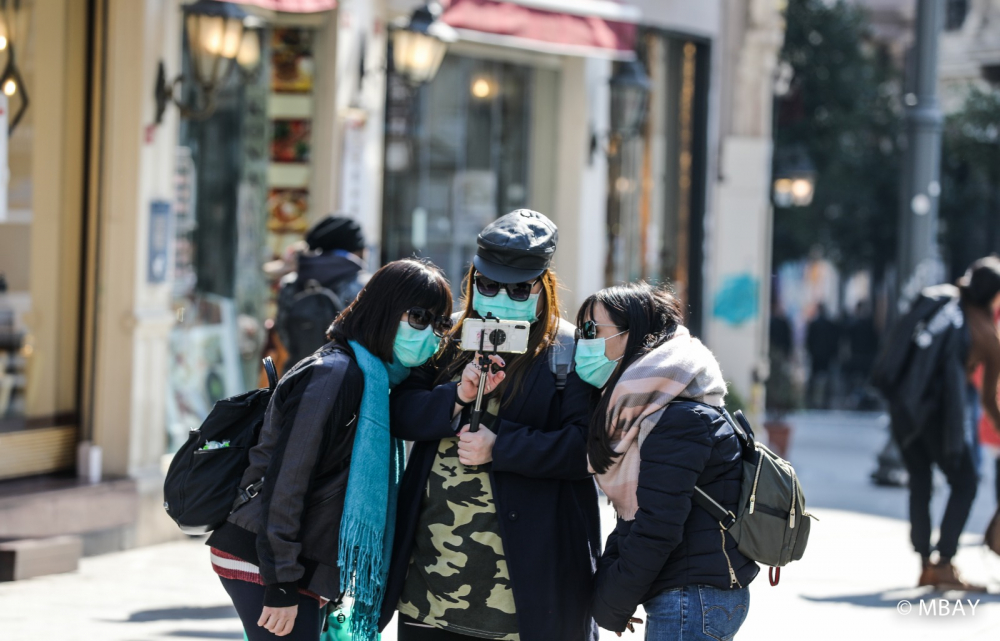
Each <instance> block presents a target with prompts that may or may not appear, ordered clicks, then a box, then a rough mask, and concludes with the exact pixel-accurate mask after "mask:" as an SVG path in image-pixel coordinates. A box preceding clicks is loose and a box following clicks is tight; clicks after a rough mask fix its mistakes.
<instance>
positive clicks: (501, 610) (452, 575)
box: [398, 399, 519, 640]
mask: <svg viewBox="0 0 1000 641" xmlns="http://www.w3.org/2000/svg"><path fill="white" fill-rule="evenodd" d="M498 410H499V401H498V400H497V399H493V400H491V401H490V402H489V405H488V406H487V409H486V412H484V414H485V416H484V417H483V425H484V426H483V427H480V429H486V428H485V426H486V425H492V424H493V422H494V421H495V420H496V416H497V412H498ZM464 422H465V421H464V420H463V423H464ZM489 470H490V465H489V464H486V465H476V466H466V465H463V464H462V463H461V462H459V460H458V438H446V439H442V440H441V442H440V444H439V445H438V451H437V455H436V456H435V457H434V464H433V466H432V467H431V472H430V476H429V477H428V479H427V489H426V492H425V494H424V499H423V502H422V504H421V509H420V519H419V521H418V523H417V531H416V538H415V540H414V546H413V555H412V557H411V558H410V567H409V570H408V572H407V576H406V583H405V584H404V585H403V592H402V595H401V596H400V599H399V605H398V609H399V612H400V613H401V614H404V615H406V616H408V617H410V618H413V619H416V620H417V621H420V622H422V623H425V624H427V625H431V626H434V627H436V628H441V629H443V630H448V631H449V632H454V633H456V634H464V635H468V636H474V637H480V638H483V639H514V640H518V639H519V636H518V632H517V617H516V615H515V611H514V594H513V592H512V591H511V587H510V576H509V575H508V573H507V561H506V559H505V558H504V553H503V542H502V541H501V539H500V528H499V524H498V521H497V513H496V506H495V505H494V503H493V487H492V484H491V482H490V474H489Z"/></svg>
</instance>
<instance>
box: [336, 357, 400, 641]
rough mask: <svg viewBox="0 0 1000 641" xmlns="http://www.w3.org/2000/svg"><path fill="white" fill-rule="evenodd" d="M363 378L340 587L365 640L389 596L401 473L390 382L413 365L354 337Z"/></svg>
mask: <svg viewBox="0 0 1000 641" xmlns="http://www.w3.org/2000/svg"><path fill="white" fill-rule="evenodd" d="M350 345H351V348H352V349H353V350H354V356H355V358H356V359H357V361H358V366H359V367H360V368H361V372H362V373H363V374H364V377H365V389H364V392H363V393H362V395H361V415H360V417H359V418H358V428H357V433H356V435H355V437H354V449H353V450H352V454H351V471H350V472H349V474H348V477H347V495H346V497H345V499H344V516H343V517H342V518H341V521H340V549H339V560H338V565H339V566H340V589H341V590H343V591H344V592H345V593H347V594H349V595H350V596H352V597H353V598H354V610H353V612H352V614H351V634H352V635H354V638H356V639H360V640H361V641H374V640H375V639H376V638H377V636H378V619H379V614H380V612H381V609H382V599H383V597H384V596H385V584H386V577H387V576H388V574H389V559H390V557H391V555H392V537H393V533H394V530H395V527H396V497H397V495H398V493H399V481H400V479H401V478H402V476H403V464H404V461H403V457H404V454H403V442H402V441H401V440H399V439H396V438H393V437H392V436H391V435H390V433H389V387H390V385H394V384H396V383H398V382H400V381H401V380H403V379H404V378H406V375H407V374H409V369H407V368H404V367H401V366H399V365H395V364H386V363H385V362H384V361H382V360H380V359H378V358H376V357H375V356H373V355H372V354H371V352H369V351H368V350H367V349H365V348H364V347H362V346H361V344H360V343H358V342H357V341H350Z"/></svg>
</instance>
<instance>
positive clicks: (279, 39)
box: [167, 25, 329, 451]
mask: <svg viewBox="0 0 1000 641" xmlns="http://www.w3.org/2000/svg"><path fill="white" fill-rule="evenodd" d="M265 34H266V35H265V37H264V38H263V39H262V42H263V44H264V47H263V51H262V56H261V59H262V67H261V70H260V71H259V72H258V73H257V74H256V75H255V76H254V77H249V78H248V77H244V76H241V75H240V74H239V73H237V72H235V71H234V72H233V73H232V74H231V75H230V76H229V78H228V80H227V81H226V83H225V84H224V85H223V86H222V88H221V90H220V92H219V94H218V96H217V99H216V103H217V107H216V110H215V112H214V113H213V114H212V115H211V116H210V117H209V118H206V119H204V120H200V121H199V120H185V121H183V122H182V127H181V135H180V141H179V148H178V158H177V177H176V185H177V193H176V204H175V211H176V224H175V227H174V228H175V230H176V234H177V238H176V244H175V246H176V257H175V261H174V262H175V274H174V278H173V283H174V307H175V309H176V311H177V317H178V321H179V322H178V323H177V325H176V326H175V327H174V329H173V330H172V334H171V339H170V351H171V367H170V390H169V394H168V400H167V426H168V427H167V429H168V435H169V439H168V449H169V450H170V451H174V450H176V449H177V448H178V447H179V446H180V445H181V444H182V443H183V442H184V440H185V439H186V438H187V432H188V430H190V429H192V428H195V427H197V426H198V425H199V424H200V423H201V422H202V421H203V420H204V418H205V416H206V415H207V414H208V411H209V410H210V409H211V407H212V405H213V403H215V401H217V400H219V399H220V398H224V397H226V396H230V395H233V394H237V393H240V392H243V391H245V390H246V389H250V388H252V387H254V386H256V385H257V384H258V382H259V379H260V374H261V365H260V359H261V355H262V352H263V348H264V343H265V340H266V336H267V333H266V326H265V321H266V319H268V318H273V317H274V293H275V291H276V286H277V283H278V277H280V276H281V275H283V272H281V271H280V270H279V271H278V272H276V273H269V272H265V269H264V265H265V263H268V262H269V261H274V259H280V258H281V257H282V256H284V255H285V254H286V250H287V249H288V248H289V247H290V246H292V245H294V244H295V243H296V242H298V241H301V240H302V237H303V234H304V232H305V231H306V229H307V228H308V226H309V224H310V222H311V221H312V220H314V219H315V218H316V217H318V216H322V215H325V214H327V213H329V212H326V211H322V212H313V211H311V206H310V181H311V179H312V168H311V164H310V163H311V161H312V159H313V154H312V131H311V130H312V127H311V125H312V115H313V114H314V113H315V112H316V110H317V109H316V107H315V105H314V102H313V101H314V96H313V93H314V84H315V82H316V69H317V67H316V55H315V44H316V37H317V29H316V28H314V27H301V26H287V25H283V26H271V27H268V28H267V29H266V32H265ZM184 50H185V51H186V50H187V49H186V48H185V49H184ZM189 64H190V62H189V61H185V65H186V66H187V65H189ZM321 70H322V67H321ZM279 262H280V261H279Z"/></svg>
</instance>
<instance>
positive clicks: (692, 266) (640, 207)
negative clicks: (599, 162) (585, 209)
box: [605, 31, 710, 332]
mask: <svg viewBox="0 0 1000 641" xmlns="http://www.w3.org/2000/svg"><path fill="white" fill-rule="evenodd" d="M639 54H640V58H641V60H642V62H643V64H644V66H645V67H646V69H647V72H648V74H649V77H650V80H651V89H650V94H649V108H648V113H647V117H646V122H645V124H644V126H643V127H642V129H641V131H640V132H639V134H638V135H637V136H635V137H633V138H630V139H626V140H621V141H618V142H617V144H616V145H613V146H612V148H611V150H610V151H611V152H612V153H611V154H610V155H609V158H608V226H607V235H608V255H607V258H606V262H605V280H606V282H607V283H608V284H612V283H620V282H629V281H636V280H640V279H645V280H648V281H651V282H669V283H670V284H671V286H672V287H673V289H674V291H675V293H676V294H677V296H678V297H679V298H680V299H681V301H682V302H683V304H684V307H685V309H687V310H688V314H689V316H688V318H687V320H686V322H687V325H688V326H689V327H690V328H692V330H693V331H695V332H697V331H699V329H700V323H701V319H700V318H699V316H698V315H699V313H700V312H699V310H700V309H701V306H702V305H701V300H700V299H701V289H702V283H703V281H702V278H703V276H702V272H703V268H702V262H703V260H704V256H703V249H702V245H703V242H704V233H703V228H704V211H705V189H706V186H705V172H706V158H707V153H706V151H707V150H706V145H707V142H706V141H707V131H706V129H707V118H706V114H707V112H708V109H707V97H708V68H709V59H710V56H709V55H708V47H707V45H705V44H704V43H701V42H698V41H694V40H691V39H687V38H678V37H672V36H668V35H665V34H662V33H658V32H655V31H651V32H647V33H645V34H644V35H643V36H642V37H641V38H640V47H639Z"/></svg>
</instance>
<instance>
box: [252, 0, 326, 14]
mask: <svg viewBox="0 0 1000 641" xmlns="http://www.w3.org/2000/svg"><path fill="white" fill-rule="evenodd" d="M236 2H237V4H252V5H254V6H257V7H261V8H263V9H270V10H271V11H284V12H286V13H317V12H320V11H330V10H332V9H336V8H337V0H236Z"/></svg>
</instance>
